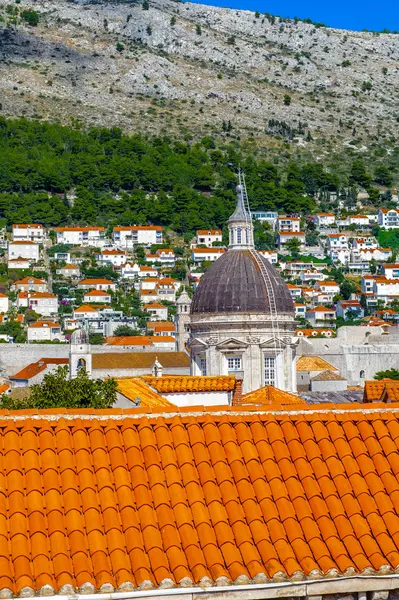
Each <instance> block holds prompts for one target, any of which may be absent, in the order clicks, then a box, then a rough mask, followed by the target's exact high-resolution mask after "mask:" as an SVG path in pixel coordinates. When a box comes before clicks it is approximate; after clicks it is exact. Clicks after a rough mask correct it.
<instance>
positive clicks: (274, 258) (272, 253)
mask: <svg viewBox="0 0 399 600" xmlns="http://www.w3.org/2000/svg"><path fill="white" fill-rule="evenodd" d="M258 253H259V254H261V255H262V256H264V257H265V258H266V260H268V261H269V262H271V263H272V264H273V265H276V264H277V263H278V255H277V250H258Z"/></svg>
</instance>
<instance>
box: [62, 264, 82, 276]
mask: <svg viewBox="0 0 399 600" xmlns="http://www.w3.org/2000/svg"><path fill="white" fill-rule="evenodd" d="M57 275H62V277H65V278H66V279H77V278H79V277H80V268H79V266H78V265H71V264H67V265H65V266H63V267H60V268H59V269H57Z"/></svg>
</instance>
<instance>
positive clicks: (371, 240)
mask: <svg viewBox="0 0 399 600" xmlns="http://www.w3.org/2000/svg"><path fill="white" fill-rule="evenodd" d="M352 248H353V249H354V250H369V249H370V248H378V242H377V240H376V239H375V237H374V236H373V235H369V236H367V237H361V238H354V240H353V242H352Z"/></svg>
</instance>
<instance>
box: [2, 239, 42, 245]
mask: <svg viewBox="0 0 399 600" xmlns="http://www.w3.org/2000/svg"><path fill="white" fill-rule="evenodd" d="M31 245H33V246H38V245H39V244H37V243H36V242H30V241H27V240H26V241H16V242H9V246H31Z"/></svg>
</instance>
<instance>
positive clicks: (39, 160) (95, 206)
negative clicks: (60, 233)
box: [0, 118, 399, 234]
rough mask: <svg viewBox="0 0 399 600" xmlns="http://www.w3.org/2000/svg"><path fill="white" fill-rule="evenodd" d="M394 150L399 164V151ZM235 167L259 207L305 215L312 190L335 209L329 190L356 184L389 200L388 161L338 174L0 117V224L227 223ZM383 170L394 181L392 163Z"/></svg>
mask: <svg viewBox="0 0 399 600" xmlns="http://www.w3.org/2000/svg"><path fill="white" fill-rule="evenodd" d="M394 156H396V158H397V160H398V161H399V148H398V153H395V155H394ZM384 164H385V165H387V164H388V163H387V162H385V163H384ZM239 167H241V168H242V169H243V170H244V172H245V174H246V179H247V186H248V192H249V196H250V199H251V208H252V209H253V210H269V209H274V210H278V211H280V212H286V213H300V214H309V213H310V212H311V211H312V210H313V209H314V208H315V199H314V197H315V195H321V196H323V194H324V196H325V197H326V200H325V206H326V208H327V207H329V208H331V206H332V205H331V203H330V202H328V201H327V195H328V193H329V192H335V193H336V194H337V195H338V196H339V197H341V198H344V199H347V200H348V202H350V201H353V199H354V198H355V194H356V189H357V188H358V187H359V186H364V187H365V188H366V189H368V190H369V193H370V194H371V195H373V196H374V197H373V202H374V204H375V205H378V203H379V202H385V203H386V202H387V201H389V193H388V194H387V193H385V194H383V193H382V192H381V190H380V189H379V188H378V187H377V183H378V182H380V181H381V177H382V175H384V173H382V168H383V167H382V166H378V165H377V167H375V168H374V171H371V169H367V168H366V166H365V164H364V162H363V161H359V160H358V159H357V158H355V159H353V160H352V163H349V164H348V165H346V166H345V168H343V167H344V166H343V165H341V167H342V168H341V172H339V171H338V172H336V171H332V169H331V168H327V167H326V166H324V165H323V164H320V163H319V162H308V161H304V160H293V159H291V160H287V159H283V158H282V159H281V160H279V158H278V157H275V159H274V161H273V162H269V161H265V160H263V159H262V158H259V157H258V156H257V154H256V153H253V152H251V153H248V151H243V149H242V147H241V146H240V145H239V144H238V143H230V144H226V145H219V146H218V145H217V144H216V142H215V140H214V139H213V138H211V137H204V138H202V139H201V140H200V141H199V142H197V143H193V142H180V141H175V140H173V139H171V138H167V137H153V138H150V139H147V138H144V137H142V136H140V135H132V136H127V135H125V134H123V133H122V131H121V130H120V129H118V128H112V129H105V128H91V129H89V130H84V129H74V128H71V127H68V126H61V125H59V124H56V123H51V124H50V123H42V122H37V121H28V120H27V119H20V120H7V119H4V118H0V190H1V193H0V219H1V220H2V223H3V225H10V224H11V223H18V222H20V223H23V222H33V223H36V222H37V223H43V224H44V225H46V226H58V225H65V224H80V225H85V224H90V225H96V224H97V225H100V224H101V225H107V226H108V225H117V224H119V225H130V224H134V223H140V224H159V225H163V226H166V227H170V228H172V229H174V230H175V231H177V232H179V233H181V234H184V233H191V232H192V231H193V230H194V229H196V228H201V227H222V226H223V225H224V224H225V221H226V219H227V218H228V216H229V215H230V214H231V211H232V209H233V207H234V204H235V185H236V182H237V177H236V174H237V170H238V168H239ZM384 168H385V170H386V171H387V173H385V178H386V181H388V178H389V182H392V177H393V174H396V169H397V165H396V163H395V162H394V161H393V160H392V165H391V167H390V168H387V166H385V167H384ZM322 205H323V203H322Z"/></svg>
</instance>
